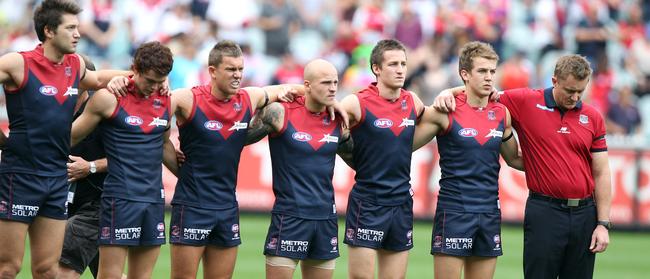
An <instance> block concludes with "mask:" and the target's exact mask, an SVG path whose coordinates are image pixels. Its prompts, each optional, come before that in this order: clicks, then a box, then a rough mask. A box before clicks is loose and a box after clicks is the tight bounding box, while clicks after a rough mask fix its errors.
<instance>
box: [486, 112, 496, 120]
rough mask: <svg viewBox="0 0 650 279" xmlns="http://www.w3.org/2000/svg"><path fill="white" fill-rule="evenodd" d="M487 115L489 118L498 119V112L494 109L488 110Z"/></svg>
mask: <svg viewBox="0 0 650 279" xmlns="http://www.w3.org/2000/svg"><path fill="white" fill-rule="evenodd" d="M487 117H488V120H497V114H496V112H494V111H493V110H490V111H488V113H487Z"/></svg>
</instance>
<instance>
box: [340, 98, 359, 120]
mask: <svg viewBox="0 0 650 279" xmlns="http://www.w3.org/2000/svg"><path fill="white" fill-rule="evenodd" d="M341 106H342V107H343V109H344V110H345V111H346V112H347V113H348V118H349V120H350V123H349V124H350V127H354V126H356V125H357V124H359V121H361V104H360V103H359V98H358V97H357V95H354V94H350V95H348V96H346V97H345V98H343V100H342V101H341Z"/></svg>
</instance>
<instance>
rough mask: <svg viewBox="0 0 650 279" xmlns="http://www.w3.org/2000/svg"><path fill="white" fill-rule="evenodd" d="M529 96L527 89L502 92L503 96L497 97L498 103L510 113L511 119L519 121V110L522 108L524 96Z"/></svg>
mask: <svg viewBox="0 0 650 279" xmlns="http://www.w3.org/2000/svg"><path fill="white" fill-rule="evenodd" d="M529 94H530V89H528V88H518V89H511V90H505V91H503V94H501V96H500V97H499V103H501V104H503V105H504V106H506V107H507V108H508V110H509V111H510V115H511V116H512V118H515V119H519V116H520V115H521V113H522V111H521V110H520V109H521V108H524V107H525V106H524V102H525V100H526V96H527V95H529Z"/></svg>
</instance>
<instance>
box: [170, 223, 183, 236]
mask: <svg viewBox="0 0 650 279" xmlns="http://www.w3.org/2000/svg"><path fill="white" fill-rule="evenodd" d="M171 234H172V237H180V236H181V228H180V227H178V226H176V225H174V226H172V231H171Z"/></svg>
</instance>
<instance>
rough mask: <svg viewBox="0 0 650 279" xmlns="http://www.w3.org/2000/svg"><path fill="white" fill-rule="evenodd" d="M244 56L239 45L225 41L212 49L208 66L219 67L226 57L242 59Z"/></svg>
mask: <svg viewBox="0 0 650 279" xmlns="http://www.w3.org/2000/svg"><path fill="white" fill-rule="evenodd" d="M242 55H244V54H243V53H242V51H241V48H240V47H239V45H238V44H237V43H235V42H233V41H230V40H223V41H220V42H218V43H217V44H215V45H214V47H212V50H210V56H209V57H208V66H214V67H217V66H219V64H221V61H222V60H223V57H224V56H228V57H240V56H242Z"/></svg>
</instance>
